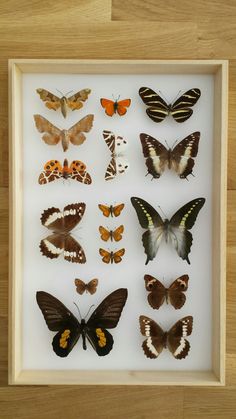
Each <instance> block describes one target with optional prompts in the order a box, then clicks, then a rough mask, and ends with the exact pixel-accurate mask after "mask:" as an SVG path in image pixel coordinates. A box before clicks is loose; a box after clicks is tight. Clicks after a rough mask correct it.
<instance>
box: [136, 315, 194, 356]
mask: <svg viewBox="0 0 236 419" xmlns="http://www.w3.org/2000/svg"><path fill="white" fill-rule="evenodd" d="M139 324H140V331H141V333H142V335H143V336H145V337H147V339H146V340H145V341H144V342H143V344H142V348H143V351H144V353H145V355H146V357H147V358H151V359H153V358H157V357H158V356H159V355H160V353H161V352H162V351H163V349H164V348H166V347H167V348H168V349H169V351H170V352H171V353H172V355H173V356H174V357H175V358H176V359H183V358H186V356H187V355H188V353H189V350H190V343H189V341H188V340H187V339H186V336H189V335H191V333H192V328H193V318H192V316H186V317H183V318H182V319H181V320H179V321H178V322H176V323H175V324H174V326H172V327H171V329H170V330H169V331H168V332H164V330H163V329H162V328H161V327H160V326H159V324H157V323H156V322H155V321H154V320H152V319H150V318H149V317H146V316H140V317H139Z"/></svg>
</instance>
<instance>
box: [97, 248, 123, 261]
mask: <svg viewBox="0 0 236 419" xmlns="http://www.w3.org/2000/svg"><path fill="white" fill-rule="evenodd" d="M99 253H100V255H101V256H102V261H103V262H104V263H113V262H114V263H120V262H121V261H122V257H121V256H124V254H125V249H120V250H117V251H116V252H108V251H107V250H104V249H101V248H100V249H99Z"/></svg>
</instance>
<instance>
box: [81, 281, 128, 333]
mask: <svg viewBox="0 0 236 419" xmlns="http://www.w3.org/2000/svg"><path fill="white" fill-rule="evenodd" d="M127 297H128V291H127V289H126V288H119V289H117V290H115V291H113V292H112V293H111V294H109V295H108V296H107V297H106V298H105V299H104V300H103V301H102V302H101V304H100V305H99V306H98V307H97V308H96V310H95V311H94V312H93V314H92V315H91V317H90V319H89V320H88V322H87V326H88V327H89V328H94V327H100V328H102V329H103V328H105V329H113V328H115V327H116V326H117V324H118V321H119V319H120V316H121V313H122V310H123V308H124V305H125V303H126V300H127Z"/></svg>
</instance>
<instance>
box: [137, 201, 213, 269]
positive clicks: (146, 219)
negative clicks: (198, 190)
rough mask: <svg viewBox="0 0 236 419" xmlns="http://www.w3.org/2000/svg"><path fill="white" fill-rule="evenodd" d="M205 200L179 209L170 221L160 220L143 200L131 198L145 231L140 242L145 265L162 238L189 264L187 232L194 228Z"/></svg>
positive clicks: (190, 203)
mask: <svg viewBox="0 0 236 419" xmlns="http://www.w3.org/2000/svg"><path fill="white" fill-rule="evenodd" d="M205 201H206V200H205V198H196V199H193V200H192V201H190V202H188V203H187V204H185V205H184V206H183V207H181V208H180V209H179V210H178V211H177V212H176V213H175V214H174V215H173V216H172V217H171V219H170V220H168V219H165V220H162V218H161V216H160V215H159V214H158V212H157V211H156V210H155V209H154V208H153V207H152V206H151V205H150V204H149V203H148V202H146V201H144V199H141V198H138V197H132V198H131V203H132V205H133V207H134V209H135V211H136V213H137V216H138V220H139V223H140V225H141V227H142V228H145V229H146V230H147V231H145V233H143V236H142V242H143V247H144V250H145V253H146V255H147V260H146V265H147V264H148V262H149V260H153V259H154V258H155V256H156V254H157V251H158V248H159V246H160V244H161V241H162V239H163V238H165V240H166V242H170V243H171V244H172V246H173V247H174V248H175V250H176V252H177V253H178V255H179V256H180V257H181V258H182V259H183V260H186V261H187V262H188V263H189V264H190V260H189V258H188V255H189V253H190V249H191V246H192V241H193V236H192V234H191V233H190V231H189V230H191V228H192V227H193V226H194V224H195V221H196V218H197V216H198V213H199V211H200V209H201V208H202V207H203V205H204V203H205Z"/></svg>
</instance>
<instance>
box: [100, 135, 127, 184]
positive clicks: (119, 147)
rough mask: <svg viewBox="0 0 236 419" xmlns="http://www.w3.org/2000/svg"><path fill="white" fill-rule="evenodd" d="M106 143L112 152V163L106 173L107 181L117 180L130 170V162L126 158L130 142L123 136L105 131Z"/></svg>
mask: <svg viewBox="0 0 236 419" xmlns="http://www.w3.org/2000/svg"><path fill="white" fill-rule="evenodd" d="M103 137H104V139H105V142H106V144H107V146H108V148H109V150H110V151H111V161H110V163H109V165H108V167H107V170H106V173H105V180H112V179H115V178H116V177H117V176H118V175H122V174H124V173H126V171H127V170H128V169H129V162H128V160H127V159H126V158H125V154H124V152H125V150H126V148H127V146H128V142H127V140H126V139H125V138H123V137H121V136H115V134H114V133H113V132H111V131H107V130H105V131H103Z"/></svg>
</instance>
